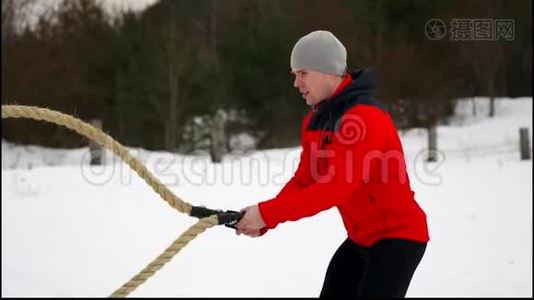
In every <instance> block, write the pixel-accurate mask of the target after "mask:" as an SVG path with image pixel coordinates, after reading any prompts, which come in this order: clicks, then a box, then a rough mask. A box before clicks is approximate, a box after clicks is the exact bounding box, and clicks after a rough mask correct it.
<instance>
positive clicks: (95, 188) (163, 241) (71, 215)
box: [2, 98, 532, 297]
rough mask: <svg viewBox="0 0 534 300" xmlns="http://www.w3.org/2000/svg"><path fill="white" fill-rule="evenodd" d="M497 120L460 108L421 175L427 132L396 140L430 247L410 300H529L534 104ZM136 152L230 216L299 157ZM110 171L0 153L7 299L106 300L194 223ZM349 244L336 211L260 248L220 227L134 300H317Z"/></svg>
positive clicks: (51, 155)
mask: <svg viewBox="0 0 534 300" xmlns="http://www.w3.org/2000/svg"><path fill="white" fill-rule="evenodd" d="M473 103H476V105H477V116H476V117H473V116H472V105H473ZM496 112H497V115H496V116H495V117H494V118H488V117H486V115H487V99H483V98H478V99H476V101H474V102H473V101H463V102H462V103H461V104H460V105H458V107H457V113H456V115H455V117H454V118H453V119H452V120H451V122H450V124H449V125H446V126H445V125H444V126H440V127H439V128H438V135H439V139H438V147H439V148H440V150H441V152H440V156H439V157H440V162H438V163H433V164H425V163H424V162H423V160H424V152H423V151H422V149H424V148H425V145H426V132H425V131H424V130H422V129H412V130H409V131H404V132H401V138H402V141H403V145H404V148H405V152H406V159H407V163H408V167H409V175H410V179H411V182H412V189H413V190H414V191H415V193H416V199H417V200H418V202H419V204H420V205H421V206H422V208H423V209H424V210H425V211H426V213H427V217H428V222H429V227H430V235H431V241H430V242H429V244H428V247H427V251H426V254H425V256H424V258H423V260H422V262H421V264H420V266H419V268H418V270H417V272H416V273H415V275H414V278H413V280H412V284H411V286H410V289H409V291H408V296H431V297H436V296H445V297H454V296H492V297H493V296H497V297H498V296H524V297H530V296H532V161H531V160H530V161H521V160H520V159H519V146H518V145H519V142H518V139H519V133H518V128H519V127H528V128H529V132H530V138H531V140H532V126H531V124H532V98H520V99H499V100H498V101H497V108H496ZM35 126H39V123H37V122H36V124H35ZM295 130H297V129H295ZM132 151H133V153H134V154H135V155H136V156H138V157H141V158H142V160H143V161H145V162H146V163H147V165H148V167H149V169H150V170H151V171H153V172H154V173H155V175H156V176H157V177H158V178H160V180H161V181H162V182H163V183H165V184H167V185H169V187H170V188H171V189H172V190H173V191H174V192H175V193H176V194H177V195H179V196H180V197H182V198H183V199H184V200H186V201H188V202H190V203H192V204H195V205H206V206H208V207H212V208H221V209H234V210H239V209H240V208H242V207H244V206H248V205H251V204H255V203H257V202H258V201H261V200H264V199H268V198H271V197H272V196H274V195H275V194H276V193H277V192H278V191H279V190H280V188H281V187H282V186H283V184H284V183H285V181H287V180H288V179H289V177H290V176H291V174H292V172H293V170H294V169H295V167H296V165H297V163H298V155H299V149H298V148H292V149H274V150H268V151H258V152H254V153H252V154H250V155H248V156H228V157H226V158H225V162H224V163H223V164H220V165H213V164H211V163H210V162H209V159H208V157H205V156H200V157H193V156H179V155H172V154H169V153H165V152H149V151H145V150H142V149H132ZM108 154H109V153H108ZM106 158H107V164H106V165H105V166H100V167H90V166H87V161H88V149H87V148H82V149H75V150H59V149H45V148H42V147H32V146H17V145H13V144H10V143H7V142H5V141H3V142H2V296H108V295H109V294H111V292H113V291H114V290H115V289H116V288H118V287H119V286H120V285H122V284H123V283H124V282H126V281H127V280H129V279H130V278H131V277H132V276H133V275H135V274H137V272H138V271H140V270H141V269H142V268H143V267H144V266H145V265H146V264H147V263H149V262H150V261H151V260H152V259H154V258H155V257H157V256H158V255H159V254H160V253H161V252H162V251H163V250H164V249H165V248H166V247H167V246H168V245H169V244H170V243H171V242H172V241H173V240H174V239H175V238H176V237H177V236H178V235H180V234H181V233H182V232H183V231H184V230H185V229H186V228H188V227H189V226H190V225H192V224H193V223H194V222H195V220H194V219H192V218H190V217H188V216H186V215H183V214H180V213H177V212H176V211H175V210H173V209H171V208H170V207H169V206H168V205H167V204H166V203H165V202H164V201H162V200H161V199H160V198H159V196H158V195H157V194H155V193H154V192H153V191H152V189H151V188H150V187H149V186H148V185H146V184H145V182H144V181H142V180H141V179H140V178H138V177H137V175H136V174H134V172H133V171H130V169H129V168H128V167H127V166H126V165H124V164H122V163H121V162H119V161H117V160H114V159H113V157H112V156H111V155H107V157H106ZM345 237H346V233H345V232H344V229H343V226H342V223H341V219H340V217H339V215H338V213H337V211H336V209H330V210H328V211H325V212H322V213H320V214H318V215H316V216H314V217H311V218H307V219H303V220H300V221H299V222H289V223H285V224H282V225H280V226H279V227H278V228H277V229H276V230H274V231H272V232H269V233H268V234H267V235H266V236H264V237H262V238H257V239H251V238H248V237H245V236H236V235H235V234H234V232H233V231H232V230H231V229H229V228H226V227H217V228H213V229H210V230H208V231H207V232H205V233H203V234H201V235H200V236H199V237H198V238H197V239H195V240H194V241H193V242H191V243H190V244H189V245H188V246H186V247H185V248H184V249H183V251H182V252H180V253H178V255H177V256H176V257H175V258H174V259H173V260H172V261H171V262H170V263H168V264H167V265H166V266H164V267H163V269H162V270H160V271H159V272H157V273H156V274H155V276H154V277H152V278H150V279H149V280H148V281H147V282H146V283H145V284H144V285H142V286H141V287H139V288H138V289H137V290H136V291H134V292H133V293H132V294H131V295H132V296H177V297H179V296H207V297H210V296H211V297H227V296H237V297H240V296H259V297H264V296H265V297H268V296H272V297H277V296H290V297H292V296H302V297H306V296H307V297H315V296H318V294H319V291H320V289H321V284H322V280H323V276H324V273H325V270H326V267H327V265H328V262H329V260H330V258H331V256H332V254H333V253H334V251H335V250H336V249H337V247H338V246H339V244H340V243H341V242H342V241H343V240H344V238H345Z"/></svg>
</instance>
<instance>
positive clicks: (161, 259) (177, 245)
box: [111, 215, 218, 297]
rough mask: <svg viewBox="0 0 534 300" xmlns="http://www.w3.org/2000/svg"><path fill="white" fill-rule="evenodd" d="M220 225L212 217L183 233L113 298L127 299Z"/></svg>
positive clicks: (116, 292) (215, 217)
mask: <svg viewBox="0 0 534 300" xmlns="http://www.w3.org/2000/svg"><path fill="white" fill-rule="evenodd" d="M217 224H218V220H217V216H215V215H214V216H211V217H208V218H204V219H201V220H200V221H198V222H197V223H195V224H194V225H193V226H191V227H190V228H189V229H188V230H187V231H185V232H184V233H182V235H180V237H178V239H176V240H175V241H174V242H173V243H172V244H171V245H170V246H169V247H168V248H167V249H165V251H164V252H163V253H162V254H161V255H160V256H158V257H157V258H156V259H155V260H153V261H152V262H151V263H150V264H148V265H147V266H146V267H145V268H144V269H143V270H141V272H139V274H137V275H135V276H134V277H133V278H132V279H130V280H129V281H128V282H127V283H125V284H124V285H123V286H121V287H120V288H118V289H117V290H116V291H115V292H113V294H111V297H126V296H128V294H130V293H131V292H132V291H134V290H135V289H136V288H137V287H138V286H140V285H141V284H143V283H144V282H145V281H146V280H147V279H148V278H150V277H152V275H154V273H156V272H157V271H158V270H159V269H161V267H163V265H164V264H166V263H168V262H169V261H170V260H171V259H172V258H173V257H174V256H175V255H176V254H177V253H178V252H179V251H180V250H182V248H183V247H185V246H186V245H187V244H188V243H189V242H190V241H192V240H193V239H194V238H195V237H197V235H199V234H201V233H202V232H204V231H205V230H206V229H208V228H211V227H213V226H216V225H217Z"/></svg>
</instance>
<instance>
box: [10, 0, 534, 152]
mask: <svg viewBox="0 0 534 300" xmlns="http://www.w3.org/2000/svg"><path fill="white" fill-rule="evenodd" d="M34 3H35V1H31V0H19V1H16V0H2V104H6V103H9V104H14V103H17V104H25V105H37V106H43V107H49V108H52V109H56V110H59V111H62V112H66V113H69V114H73V115H75V116H77V117H79V118H82V119H84V120H89V119H94V118H98V119H100V120H102V123H103V129H104V131H106V132H107V133H109V134H110V135H112V136H113V137H115V138H117V139H118V140H119V141H121V142H122V143H123V144H126V145H128V146H135V147H143V148H146V149H165V150H169V151H175V152H190V151H193V150H195V149H197V148H202V147H204V146H202V145H201V144H199V140H200V139H201V138H202V137H199V136H198V135H201V136H202V134H192V132H193V131H194V130H196V129H195V128H197V129H198V130H200V131H199V132H202V129H204V132H209V131H210V129H209V126H210V122H211V121H210V120H212V118H213V116H215V115H216V113H217V111H221V110H222V111H225V112H226V114H227V115H228V120H229V122H228V123H227V125H226V126H227V134H228V135H230V136H231V135H232V134H237V133H242V132H246V133H248V134H250V135H252V136H254V137H256V138H257V140H258V141H259V144H258V145H257V146H258V147H259V148H273V147H287V146H294V145H297V144H298V143H299V135H300V132H299V128H300V127H299V126H300V122H301V119H302V117H303V116H304V115H305V113H306V112H307V111H308V107H307V106H306V105H305V103H304V101H303V100H302V99H301V98H300V95H299V94H298V91H296V90H295V89H294V88H293V87H292V80H293V78H292V75H291V74H290V73H289V70H290V69H289V56H290V53H291V49H292V47H293V45H294V43H295V42H296V41H297V40H298V38H299V37H301V36H303V35H305V34H307V33H308V32H310V31H313V30H317V29H324V30H330V31H332V32H333V33H334V34H335V35H336V36H337V37H338V38H339V39H340V40H341V41H342V42H343V43H344V44H345V46H346V48H347V52H348V61H349V67H351V68H361V67H371V68H373V69H374V70H375V71H376V72H377V74H378V76H379V80H380V83H379V89H378V91H377V98H378V99H379V100H380V101H381V102H383V103H384V104H385V105H386V107H387V108H388V110H389V112H390V113H391V114H392V116H393V118H394V120H395V122H396V123H397V126H398V127H399V128H411V127H428V128H430V127H431V126H435V125H436V124H438V123H440V122H446V120H447V117H448V116H449V115H450V114H451V112H452V107H453V105H454V102H455V101H456V100H455V99H458V98H468V97H472V96H489V97H491V98H492V99H493V98H494V97H499V96H509V97H517V96H529V95H532V91H531V88H532V85H531V81H532V38H531V34H532V19H531V14H530V12H531V11H532V2H531V1H528V0H521V1H505V0H492V1H482V0H462V1H461V0H455V1H437V0H429V1H425V2H421V1H416V0H403V1H398V0H359V1H348V0H331V1H304V0H296V1H283V0H259V1H247V0H234V1H216V0H196V1H185V0H184V1H180V0H160V1H157V2H156V3H154V4H153V5H151V6H149V7H147V9H145V10H143V11H142V12H133V11H118V12H115V13H114V14H113V15H111V14H110V13H109V12H108V11H107V10H106V9H104V8H103V5H102V4H101V3H100V2H98V1H96V0H64V1H60V2H59V3H58V5H57V6H56V7H53V8H50V9H48V10H47V11H46V12H45V13H42V14H40V15H39V18H38V20H37V21H35V22H34V24H33V25H31V26H29V25H28V26H22V25H21V24H20V23H21V21H20V20H21V18H22V16H23V15H24V14H25V13H26V14H28V10H29V7H31V6H32V4H34ZM453 18H458V19H462V18H463V19H491V20H494V19H506V20H513V21H514V25H513V38H512V39H508V40H506V39H501V40H469V39H468V40H461V41H453V40H451V39H450V34H451V32H452V31H450V30H451V29H452V28H451V24H452V22H451V20H452V19H453ZM431 19H440V20H443V21H444V24H445V25H446V27H447V28H446V30H447V31H446V34H447V36H446V37H445V38H442V39H440V40H436V39H431V37H430V38H429V35H428V34H429V32H428V29H429V27H428V26H427V25H428V22H429V20H431ZM430 29H436V30H438V29H439V28H437V27H433V28H430ZM475 29H476V28H475ZM430 33H432V32H430ZM490 112H491V113H495V111H491V110H490ZM2 123H3V124H2V125H3V126H2V138H4V139H7V140H9V141H13V142H17V143H24V144H38V145H44V146H50V147H79V146H84V145H86V143H87V141H85V140H84V139H82V138H80V137H78V136H76V135H74V134H69V133H67V132H66V131H67V130H66V129H63V128H58V127H56V126H53V125H48V124H40V125H39V126H36V125H35V124H34V123H33V122H32V121H24V120H16V121H13V120H5V121H4V120H3V121H2ZM204 135H205V134H204Z"/></svg>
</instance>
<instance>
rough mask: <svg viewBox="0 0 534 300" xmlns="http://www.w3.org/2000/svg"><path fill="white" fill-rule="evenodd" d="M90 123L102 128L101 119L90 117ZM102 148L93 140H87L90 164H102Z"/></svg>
mask: <svg viewBox="0 0 534 300" xmlns="http://www.w3.org/2000/svg"><path fill="white" fill-rule="evenodd" d="M89 123H90V124H91V125H93V126H94V127H96V128H98V129H102V120H100V119H92V120H91V121H90V122H89ZM103 151H104V149H103V148H102V146H100V145H99V144H98V143H96V142H94V141H93V140H89V153H90V155H91V165H102V158H103V154H104V152H103Z"/></svg>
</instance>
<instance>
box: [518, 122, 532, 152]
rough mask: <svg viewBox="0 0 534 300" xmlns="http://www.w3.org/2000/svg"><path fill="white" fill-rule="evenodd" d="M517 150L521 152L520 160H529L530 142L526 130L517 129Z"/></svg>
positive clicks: (524, 128)
mask: <svg viewBox="0 0 534 300" xmlns="http://www.w3.org/2000/svg"><path fill="white" fill-rule="evenodd" d="M519 149H520V151H521V160H529V159H530V141H529V136H528V128H526V127H521V128H519Z"/></svg>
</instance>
